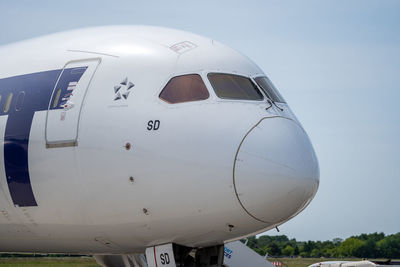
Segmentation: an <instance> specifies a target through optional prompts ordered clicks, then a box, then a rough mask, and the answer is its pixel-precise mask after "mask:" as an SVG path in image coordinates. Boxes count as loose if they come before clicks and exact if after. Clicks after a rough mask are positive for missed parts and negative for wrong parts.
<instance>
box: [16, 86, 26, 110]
mask: <svg viewBox="0 0 400 267" xmlns="http://www.w3.org/2000/svg"><path fill="white" fill-rule="evenodd" d="M24 98H25V92H24V91H22V92H19V94H18V96H17V101H15V110H16V111H20V110H21V109H22V105H23V104H24Z"/></svg>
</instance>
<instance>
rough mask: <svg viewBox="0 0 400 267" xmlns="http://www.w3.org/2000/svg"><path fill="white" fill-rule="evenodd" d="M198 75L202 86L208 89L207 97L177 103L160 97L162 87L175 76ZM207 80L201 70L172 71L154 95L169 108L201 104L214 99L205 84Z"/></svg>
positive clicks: (211, 91) (212, 92)
mask: <svg viewBox="0 0 400 267" xmlns="http://www.w3.org/2000/svg"><path fill="white" fill-rule="evenodd" d="M193 74H194V75H199V76H200V78H201V80H202V81H203V84H204V86H205V87H206V89H207V91H208V98H207V99H202V100H194V101H185V102H179V103H170V102H168V101H166V100H164V99H162V98H161V97H160V95H161V93H162V91H163V90H164V88H165V87H166V86H167V84H168V83H169V81H171V79H173V78H175V77H179V76H184V75H193ZM207 82H208V80H207V79H205V78H204V75H203V72H196V71H189V72H177V73H172V74H171V75H169V76H168V78H167V79H165V81H164V83H163V84H162V85H161V87H160V89H159V90H157V91H155V94H154V97H155V98H157V101H158V102H159V103H160V104H162V105H165V106H166V107H169V108H175V107H180V106H185V105H188V106H190V105H196V104H203V103H206V102H209V101H212V100H213V99H214V97H215V96H214V91H213V90H212V89H210V86H209V85H208V84H207Z"/></svg>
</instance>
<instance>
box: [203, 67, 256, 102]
mask: <svg viewBox="0 0 400 267" xmlns="http://www.w3.org/2000/svg"><path fill="white" fill-rule="evenodd" d="M208 80H210V83H211V85H212V87H213V88H214V91H215V93H216V94H217V96H218V97H220V98H224V99H240V100H262V99H263V98H264V97H263V95H262V94H261V92H260V91H259V90H258V89H257V87H256V86H255V84H253V82H252V81H251V80H250V79H249V78H247V77H244V76H239V75H233V74H224V73H210V74H208Z"/></svg>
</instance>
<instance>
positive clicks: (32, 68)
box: [0, 26, 319, 266]
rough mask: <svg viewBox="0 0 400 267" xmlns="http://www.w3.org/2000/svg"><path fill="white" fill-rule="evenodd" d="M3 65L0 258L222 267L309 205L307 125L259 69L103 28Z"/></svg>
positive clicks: (174, 38) (210, 49)
mask: <svg viewBox="0 0 400 267" xmlns="http://www.w3.org/2000/svg"><path fill="white" fill-rule="evenodd" d="M0 58H1V59H2V61H1V64H0V138H1V140H2V142H1V153H0V162H1V164H0V212H1V214H0V251H3V252H37V253H71V254H74V253H75V254H87V255H94V256H95V257H96V259H98V262H100V263H101V264H102V265H103V266H114V265H112V264H108V263H107V261H108V259H111V258H113V257H114V258H115V257H119V259H120V260H121V261H124V262H125V264H128V263H126V262H127V258H126V256H129V257H128V261H129V262H130V263H129V264H131V265H126V266H145V264H147V265H148V266H192V265H193V264H196V265H195V266H222V264H223V254H224V251H223V248H224V244H225V243H227V242H232V241H235V240H239V239H241V238H244V237H247V236H250V235H255V234H258V233H262V232H264V231H267V230H269V229H273V228H275V227H277V226H279V225H281V224H283V223H284V222H286V221H288V220H289V219H291V218H293V217H294V216H296V215H297V214H298V213H299V212H301V211H302V210H303V209H304V208H305V207H306V206H307V205H308V204H309V203H310V201H311V200H312V199H313V197H314V196H315V194H316V192H317V189H318V185H319V166H318V160H317V157H316V154H315V152H314V149H313V146H312V144H311V141H310V139H309V137H308V135H307V134H306V132H305V130H304V128H303V126H302V125H301V124H300V122H299V121H298V119H297V118H296V116H295V115H294V113H293V112H292V111H291V109H290V107H289V106H288V104H287V103H286V101H285V100H284V98H283V97H282V96H281V95H280V93H279V91H278V90H277V89H276V87H275V86H274V85H273V84H272V82H271V81H270V79H269V78H268V76H267V75H266V74H265V73H264V72H263V71H262V70H261V69H260V68H259V67H258V66H257V65H256V64H255V63H253V62H252V61H251V60H250V59H249V58H247V57H246V56H244V55H242V54H241V53H239V52H237V51H236V50H234V49H232V48H229V47H228V46H226V45H223V44H221V43H219V42H217V41H215V40H212V39H209V38H206V37H202V36H199V35H196V34H192V33H189V32H185V31H180V30H175V29H168V28H161V27H152V26H103V27H94V28H84V29H77V30H71V31H66V32H61V33H55V34H50V35H47V36H43V37H38V38H34V39H30V40H25V41H21V42H17V43H12V44H8V45H4V46H1V47H0ZM143 253H145V255H146V257H142V258H140V259H138V257H137V255H140V254H143ZM193 253H195V254H194V256H193ZM107 257H108V258H107ZM146 258H147V259H146ZM146 261H147V262H146ZM132 262H133V263H132ZM121 264H122V263H121ZM185 264H186V265H185ZM188 264H189V265H188ZM190 264H192V265H190ZM121 266H122V265H121Z"/></svg>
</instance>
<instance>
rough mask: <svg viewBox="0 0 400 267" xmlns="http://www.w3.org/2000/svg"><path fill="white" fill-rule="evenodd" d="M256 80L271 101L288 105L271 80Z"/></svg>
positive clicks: (262, 78)
mask: <svg viewBox="0 0 400 267" xmlns="http://www.w3.org/2000/svg"><path fill="white" fill-rule="evenodd" d="M254 80H255V81H256V83H257V84H258V86H260V87H261V89H262V90H263V91H264V93H265V94H266V95H267V96H268V98H269V99H271V100H272V101H274V102H278V103H286V101H285V99H283V97H282V96H281V94H280V93H279V91H278V90H277V89H276V87H275V86H274V85H273V84H272V82H271V81H270V79H268V78H267V77H257V78H255V79H254Z"/></svg>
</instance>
